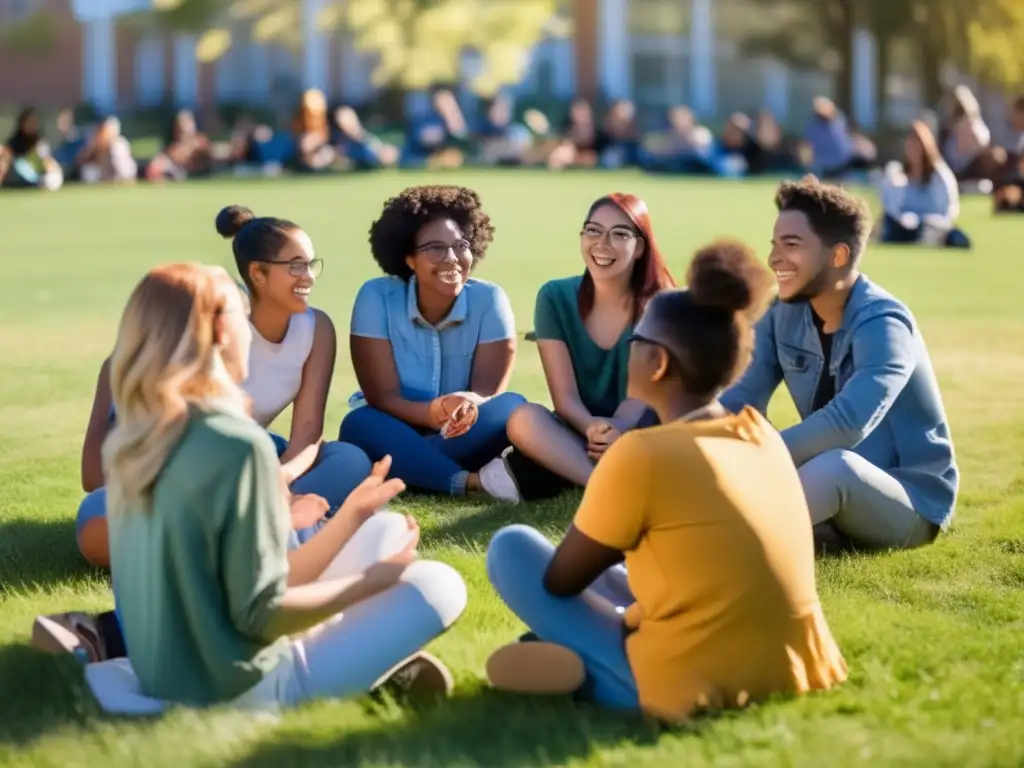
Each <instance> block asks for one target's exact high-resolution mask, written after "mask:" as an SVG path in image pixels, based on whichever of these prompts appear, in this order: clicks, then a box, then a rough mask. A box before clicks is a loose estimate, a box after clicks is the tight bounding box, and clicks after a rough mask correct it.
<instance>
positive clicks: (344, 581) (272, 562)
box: [86, 264, 466, 714]
mask: <svg viewBox="0 0 1024 768" xmlns="http://www.w3.org/2000/svg"><path fill="white" fill-rule="evenodd" d="M246 314H247V313H246V307H245V301H244V297H243V295H242V294H241V292H240V291H239V290H238V288H237V287H236V286H235V285H234V283H233V282H232V280H231V279H230V277H229V276H228V274H227V273H226V272H225V271H224V270H223V269H219V268H206V267H203V266H201V265H196V264H172V265H168V266H164V267H159V268H157V269H154V270H152V271H151V272H150V273H149V274H148V275H147V276H146V277H145V278H143V280H142V281H141V282H140V283H139V285H138V286H137V287H136V288H135V290H134V291H133V292H132V295H131V297H130V298H129V300H128V304H127V306H126V308H125V311H124V314H123V316H122V319H121V323H120V327H119V330H118V339H117V343H116V345H115V348H114V353H113V355H112V358H111V364H110V384H111V390H112V392H113V400H114V407H115V409H116V411H117V414H118V420H117V423H116V424H115V426H114V428H113V430H112V431H111V433H110V435H109V436H108V438H107V440H106V442H105V443H104V447H103V453H104V465H105V466H106V468H107V482H108V486H109V489H110V494H109V504H110V549H111V566H112V575H113V587H114V593H115V595H116V599H117V604H118V609H119V613H120V617H121V620H122V624H123V628H124V635H125V639H126V641H127V647H128V659H127V660H125V659H118V660H113V661H107V662H104V663H100V664H91V665H89V666H87V667H86V679H87V680H88V682H89V684H90V687H91V689H92V691H93V693H94V694H95V695H96V697H97V699H98V700H99V702H100V705H101V707H103V708H104V710H106V711H108V712H112V713H124V714H142V713H146V714H151V713H154V712H158V711H161V710H162V709H163V708H164V707H165V706H166V705H168V704H183V705H192V706H206V705H214V704H230V705H233V706H236V707H242V708H257V709H276V708H278V707H281V706H294V705H296V704H298V703H300V702H302V701H306V700H309V699H314V698H319V697H349V696H355V695H359V694H361V693H364V692H366V691H369V690H371V689H373V688H374V687H376V686H378V685H380V684H381V683H383V682H392V683H396V684H397V683H402V684H404V686H408V685H409V684H410V683H411V682H412V681H413V680H415V683H416V684H417V687H420V686H422V688H423V689H424V690H429V691H430V692H432V693H438V694H444V693H445V692H447V691H448V690H449V689H450V675H449V674H448V673H447V670H445V669H444V667H443V665H441V664H440V662H437V661H436V660H434V659H432V657H429V656H426V655H424V654H420V653H419V650H420V649H421V648H422V647H423V645H425V644H426V643H427V642H429V641H430V640H432V639H433V638H434V637H436V636H437V635H439V634H440V633H441V632H443V631H444V630H445V629H447V628H448V627H449V626H451V624H452V623H454V621H455V620H456V619H457V618H458V616H459V615H460V614H461V612H462V611H463V609H464V607H465V602H466V591H465V585H464V584H463V582H462V579H461V578H460V577H459V575H458V574H457V573H456V572H455V571H454V570H452V569H451V568H450V567H449V566H447V565H443V564H440V563H430V562H418V561H417V560H416V555H415V546H416V543H417V541H418V528H417V526H416V525H415V521H412V520H411V519H410V518H404V517H402V516H400V515H394V514H391V513H379V514H375V511H376V510H377V509H379V508H380V507H381V506H382V505H383V504H386V503H387V502H388V501H390V500H391V499H392V498H393V497H394V496H395V495H397V494H398V493H400V492H401V491H402V488H403V485H402V483H401V481H399V480H392V481H385V480H384V479H383V473H384V472H386V470H387V467H386V466H384V467H382V468H381V470H382V471H380V472H377V473H375V474H374V475H373V476H372V477H371V478H369V479H367V481H366V482H365V483H364V484H362V485H361V486H360V488H359V489H358V490H357V491H356V492H355V493H353V494H352V496H351V498H350V499H349V502H348V506H347V508H346V510H345V512H346V519H345V521H344V523H345V524H344V525H342V524H341V523H342V522H343V521H341V520H339V521H338V524H336V525H331V526H330V533H328V529H327V528H325V530H324V533H323V534H322V536H320V537H318V543H319V544H320V545H321V555H322V558H321V560H320V563H319V566H320V567H318V568H314V569H311V570H310V571H309V572H306V573H300V572H296V571H293V569H292V567H291V564H290V562H289V558H288V540H289V536H288V501H287V500H288V491H287V486H286V484H285V483H284V478H283V476H282V472H281V467H280V464H279V462H278V460H277V456H276V451H275V449H274V444H273V442H272V440H271V439H270V437H269V435H268V434H267V433H266V431H265V430H264V429H263V428H262V427H261V426H260V425H258V424H257V423H256V422H255V421H253V420H252V418H251V417H250V416H249V415H248V407H247V402H246V401H247V396H246V394H245V392H244V390H242V388H241V387H240V386H239V383H238V382H240V381H242V380H244V379H245V378H246V367H247V361H248V359H249V349H248V346H249V342H250V338H251V332H252V331H251V326H250V324H249V321H248V319H247V317H246ZM332 522H333V521H332ZM328 539H331V540H332V541H328ZM200 542H206V545H203V546H200V545H199V543H200ZM329 544H330V545H332V546H328V545H329ZM333 545H337V546H333ZM256 553H258V554H259V556H258V557H255V556H254V555H255V554H256ZM312 629H315V630H316V631H315V632H312V633H309V634H305V635H303V634H301V633H304V632H306V631H307V630H312ZM396 668H398V669H400V670H401V674H397V673H396V672H395V670H396Z"/></svg>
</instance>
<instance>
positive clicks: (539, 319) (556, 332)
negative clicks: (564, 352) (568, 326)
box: [533, 283, 566, 341]
mask: <svg viewBox="0 0 1024 768" xmlns="http://www.w3.org/2000/svg"><path fill="white" fill-rule="evenodd" d="M533 331H534V333H536V334H537V339H538V340H540V341H565V340H566V338H565V329H564V328H563V327H562V323H561V321H560V320H559V317H558V303H557V299H556V298H555V290H554V287H553V286H552V284H551V283H547V284H545V285H543V286H541V289H540V291H538V293H537V303H536V304H535V305H534V308H533Z"/></svg>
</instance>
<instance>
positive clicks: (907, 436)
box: [722, 177, 959, 548]
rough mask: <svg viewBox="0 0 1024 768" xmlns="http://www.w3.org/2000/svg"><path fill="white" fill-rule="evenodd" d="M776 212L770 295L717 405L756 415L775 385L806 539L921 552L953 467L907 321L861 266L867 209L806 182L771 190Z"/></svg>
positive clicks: (932, 384)
mask: <svg viewBox="0 0 1024 768" xmlns="http://www.w3.org/2000/svg"><path fill="white" fill-rule="evenodd" d="M775 204H776V207H777V208H778V211H779V215H778V219H777V220H776V222H775V231H774V233H773V235H772V252H771V256H770V258H769V261H768V265H769V266H770V267H771V268H772V270H773V271H774V272H775V275H776V278H777V279H778V287H779V296H778V301H777V302H776V303H775V304H774V305H773V306H772V307H771V309H770V310H769V311H768V312H767V314H766V315H765V316H764V318H763V319H762V320H761V321H760V323H759V324H758V326H757V335H756V338H757V345H756V347H755V350H754V358H753V362H752V363H751V365H750V367H749V368H747V371H746V373H745V374H744V375H743V377H742V378H741V379H740V381H739V382H738V383H737V384H736V385H735V386H733V387H732V388H731V389H730V390H729V391H728V392H726V393H725V394H724V395H723V396H722V403H723V404H724V405H725V406H726V407H727V408H730V409H731V410H733V411H739V410H740V409H742V408H743V407H744V406H748V405H750V406H753V407H754V408H756V409H757V410H758V411H760V412H761V413H766V411H767V408H768V402H769V401H770V400H771V397H772V395H773V394H774V393H775V390H776V389H777V388H778V386H779V384H780V383H782V382H783V381H785V383H786V388H787V389H788V390H789V393H790V395H791V396H792V398H793V401H794V404H795V405H796V409H797V412H798V413H799V415H800V419H801V421H800V423H799V424H796V425H795V426H792V427H789V428H788V429H785V430H783V431H782V438H783V440H784V441H785V443H786V445H787V446H788V447H789V451H790V453H791V454H792V456H793V461H794V462H795V463H796V466H797V468H798V471H799V473H800V479H801V481H802V482H803V487H804V491H805V493H806V494H807V501H808V505H809V507H810V513H811V522H812V523H813V524H814V526H815V534H816V536H817V538H818V540H819V543H822V544H824V543H826V542H827V543H832V544H835V545H842V544H845V543H847V540H848V542H849V543H852V544H854V545H856V546H859V547H866V548H910V547H918V546H921V545H924V544H929V543H931V542H932V541H934V540H935V538H936V536H938V534H939V532H940V530H942V529H944V528H946V527H947V526H948V525H949V522H950V520H951V518H952V515H953V508H954V505H955V502H956V494H957V488H958V485H959V470H958V469H957V465H956V461H955V458H954V453H953V442H952V438H951V436H950V430H949V424H948V422H947V419H946V412H945V409H944V407H943V403H942V396H941V395H940V393H939V386H938V382H937V381H936V378H935V372H934V370H933V369H932V364H931V360H930V358H929V356H928V349H927V347H926V346H925V342H924V339H923V338H922V336H921V331H920V329H919V328H918V326H917V322H916V321H915V319H914V316H913V315H912V314H911V312H910V310H909V309H908V308H907V307H906V305H905V304H903V303H902V302H901V301H899V300H898V299H896V298H894V297H893V296H892V295H890V294H889V293H887V292H886V291H885V290H883V289H882V288H881V287H879V286H878V285H876V284H875V283H873V282H872V281H871V280H869V279H868V277H867V276H866V275H864V274H862V273H861V272H860V261H861V258H862V257H863V255H864V249H865V247H866V244H867V240H868V236H869V234H870V229H871V219H870V216H871V214H870V212H869V210H868V207H867V205H866V204H865V203H864V201H863V200H861V199H860V198H858V197H855V196H853V195H851V194H850V193H849V192H846V191H844V190H843V189H841V188H839V187H836V186H831V185H828V184H822V183H821V182H819V181H818V180H817V179H815V178H814V177H808V178H806V179H804V180H803V181H800V182H785V183H783V184H782V185H781V186H780V187H779V190H778V193H777V195H776V198H775ZM837 539H838V540H837Z"/></svg>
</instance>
